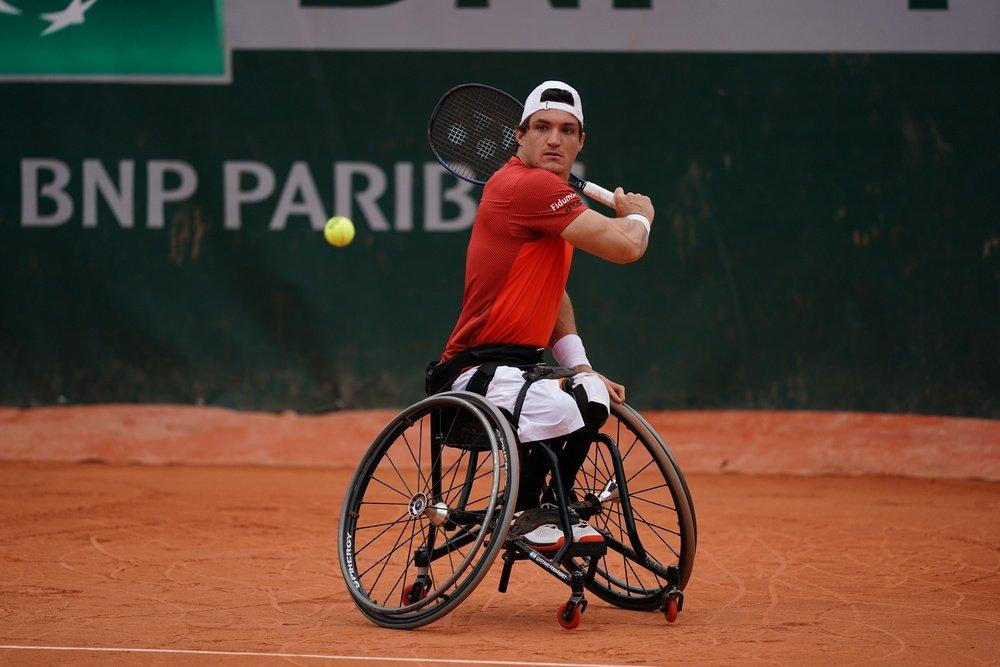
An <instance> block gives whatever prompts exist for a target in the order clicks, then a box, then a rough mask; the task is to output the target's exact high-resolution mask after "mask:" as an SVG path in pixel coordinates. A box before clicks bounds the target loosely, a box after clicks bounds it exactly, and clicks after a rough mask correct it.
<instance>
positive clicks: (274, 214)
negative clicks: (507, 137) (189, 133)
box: [21, 158, 584, 233]
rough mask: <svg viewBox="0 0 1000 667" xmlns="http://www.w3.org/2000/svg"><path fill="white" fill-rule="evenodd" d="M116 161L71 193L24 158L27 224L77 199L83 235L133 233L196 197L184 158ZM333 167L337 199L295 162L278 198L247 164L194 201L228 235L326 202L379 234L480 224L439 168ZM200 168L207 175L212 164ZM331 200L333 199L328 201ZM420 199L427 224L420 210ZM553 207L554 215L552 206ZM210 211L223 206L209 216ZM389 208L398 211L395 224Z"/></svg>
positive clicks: (58, 175)
mask: <svg viewBox="0 0 1000 667" xmlns="http://www.w3.org/2000/svg"><path fill="white" fill-rule="evenodd" d="M115 162H117V165H118V169H117V173H115V172H113V171H111V170H109V169H108V165H109V164H114V162H110V161H101V160H99V159H96V158H86V159H84V160H83V161H82V163H81V165H80V170H81V171H80V173H81V175H82V178H81V179H80V181H78V183H79V185H78V186H76V187H72V188H71V187H69V186H70V183H71V182H72V181H73V170H72V168H71V167H70V165H69V164H67V163H66V162H64V161H62V160H58V159H55V158H23V159H22V160H21V226H22V227H57V226H59V225H62V224H64V223H66V222H67V221H69V220H70V219H71V218H72V217H73V214H74V211H76V210H77V208H76V203H77V201H81V202H82V218H81V220H80V224H81V225H82V226H83V227H84V228H85V229H93V228H95V227H97V226H98V225H99V224H107V223H108V222H109V221H111V220H112V219H113V220H114V223H112V224H117V225H118V226H119V227H122V228H125V229H131V228H133V227H135V219H136V211H137V210H139V211H141V210H142V206H143V205H144V204H145V207H146V227H147V228H148V229H163V228H164V221H165V220H166V217H167V216H166V211H165V207H166V205H167V204H180V203H183V202H185V201H187V200H189V199H191V198H192V197H195V196H196V194H197V192H198V186H199V175H198V171H196V170H195V168H194V167H193V166H191V165H190V164H189V163H187V162H184V161H182V160H156V159H152V160H149V161H147V162H146V163H145V165H143V164H142V163H139V164H138V165H137V164H136V161H135V160H132V159H122V160H117V161H115ZM144 167H145V170H146V181H147V187H146V193H145V194H146V201H145V202H143V201H142V193H141V192H139V193H137V192H136V188H135V183H136V178H137V177H138V178H139V179H140V180H139V182H140V183H141V177H140V176H138V173H137V172H140V171H141V170H142V169H143V168H144ZM331 167H332V171H333V185H334V188H333V192H332V193H325V192H324V193H321V191H320V190H319V189H318V188H317V187H316V179H315V177H314V175H313V171H312V169H311V168H310V165H309V163H308V162H305V161H303V160H298V161H295V162H293V163H292V164H291V167H290V168H289V170H288V175H287V176H285V177H283V181H282V182H281V188H280V194H278V195H277V197H275V193H276V192H278V185H279V178H280V176H279V175H277V174H278V172H276V171H275V169H274V167H273V166H271V165H268V164H265V163H263V162H256V161H251V160H226V161H225V162H223V163H222V201H221V202H216V203H214V204H213V202H207V201H203V200H199V202H198V203H199V204H200V206H201V207H202V210H204V211H207V212H208V214H207V219H208V221H209V222H211V221H212V220H217V219H218V218H217V217H216V216H217V215H221V218H222V228H223V229H224V230H227V231H238V230H241V229H243V217H244V215H246V214H250V215H251V216H252V218H253V219H254V220H261V219H262V218H263V219H265V220H268V223H267V228H268V229H269V230H271V231H282V230H284V229H286V228H287V227H288V224H289V221H290V220H291V219H293V217H294V216H304V217H305V219H307V220H308V221H309V225H310V227H311V228H312V229H314V230H316V231H319V230H321V229H323V226H324V225H325V224H326V220H327V217H328V215H327V209H326V207H325V206H324V201H326V202H329V201H331V200H332V201H333V202H334V203H335V204H334V207H333V210H334V212H335V213H336V214H337V215H346V216H349V217H351V218H352V219H354V222H355V223H356V224H364V225H367V227H368V229H370V230H371V231H373V232H392V231H395V232H402V233H408V232H412V231H414V230H416V229H417V228H418V227H419V228H421V229H422V230H423V231H427V232H460V231H464V230H467V229H469V228H470V227H472V223H473V220H475V217H476V207H477V194H478V192H479V188H478V187H476V186H475V185H473V184H472V183H468V182H466V181H463V180H460V179H457V178H455V177H454V176H452V175H451V174H449V173H448V172H447V171H446V170H445V169H444V168H443V167H442V166H441V165H439V164H438V163H437V162H426V163H421V164H420V167H421V168H420V169H419V170H418V169H417V165H415V164H414V163H413V162H396V163H394V164H393V165H392V167H391V169H390V168H389V167H388V166H386V167H383V166H380V165H378V164H374V163H371V162H334V163H333V164H332V165H331ZM202 169H207V170H208V171H211V168H210V167H202ZM573 172H574V173H576V174H577V175H578V176H583V174H584V166H583V164H581V163H576V164H575V165H574V168H573ZM418 175H419V176H418ZM390 178H391V179H392V180H393V182H392V183H389V179H390ZM417 178H423V184H422V187H421V185H420V184H417V183H415V180H416V179H417ZM211 189H212V188H210V190H211ZM421 194H422V197H421ZM327 196H329V199H324V198H325V197H327ZM576 196H577V195H575V194H573V195H569V196H567V197H564V198H562V199H560V200H559V202H562V204H565V203H566V202H567V201H569V200H570V199H572V198H573V197H576ZM74 197H77V198H79V199H74ZM101 202H103V203H104V204H105V205H106V208H105V207H102V205H101ZM421 202H422V205H423V209H422V220H421V216H419V215H417V213H416V211H417V207H418V206H419V205H420V203H421ZM557 203H558V202H557ZM562 204H559V205H562ZM217 206H218V207H219V208H216V207H217ZM553 207H554V208H553V210H555V208H556V205H555V204H554V205H553ZM213 209H214V210H219V209H221V210H220V213H218V214H213V213H212V210H213ZM108 210H110V215H109V214H108ZM42 211H44V213H43V212H42ZM387 211H391V212H392V216H393V217H392V219H391V220H390V219H389V217H388V216H387V215H386V212H387ZM102 216H104V218H103V219H102ZM355 216H356V217H355Z"/></svg>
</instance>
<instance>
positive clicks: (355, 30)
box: [226, 0, 1000, 99]
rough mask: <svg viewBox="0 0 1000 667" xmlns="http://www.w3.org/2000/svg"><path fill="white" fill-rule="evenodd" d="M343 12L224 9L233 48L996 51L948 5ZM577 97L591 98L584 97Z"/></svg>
mask: <svg viewBox="0 0 1000 667" xmlns="http://www.w3.org/2000/svg"><path fill="white" fill-rule="evenodd" d="M337 4H338V3H337V2H330V3H329V5H330V6H327V7H317V6H311V7H303V6H301V0H268V1H267V2H262V1H261V0H226V36H227V38H228V40H229V46H230V47H231V48H232V49H245V50H254V49H302V50H327V49H331V50H343V51H365V50H371V51H384V50H390V51H579V50H581V48H585V49H586V50H587V51H590V52H630V53H636V52H650V53H664V52H692V51H694V52H764V53H769V52H809V53H830V52H834V53H837V52H850V53H856V52H861V53H878V52H890V53H895V52H915V53H942V52H945V53H947V52H955V53H959V52H964V53H996V52H998V51H1000V31H998V30H997V26H998V25H1000V2H998V0H952V1H951V2H950V3H948V5H947V9H945V10H943V11H914V10H912V9H910V6H909V5H910V3H908V2H907V0H650V2H648V3H645V4H644V5H643V6H639V7H637V6H636V4H635V2H630V3H624V2H616V0H586V1H584V0H579V1H578V2H574V3H567V2H566V1H565V0H563V1H562V2H560V3H558V6H556V3H553V2H551V1H549V2H546V1H545V0H519V1H518V0H514V1H512V0H493V1H492V2H487V3H483V4H482V5H478V6H477V7H475V8H472V7H469V6H464V7H463V6H461V3H459V2H458V0H395V1H393V2H380V3H378V4H375V5H371V6H368V7H359V6H350V5H352V4H355V3H353V2H350V1H349V0H344V2H343V3H341V4H342V6H336V5H337ZM626 5H628V6H626ZM345 26H346V28H345ZM581 35H585V36H586V37H585V42H581ZM571 83H572V81H571ZM511 92H514V91H511ZM527 92H528V91H527V90H523V91H521V94H526V93H527ZM581 93H583V94H584V99H586V92H585V91H581Z"/></svg>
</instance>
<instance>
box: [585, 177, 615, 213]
mask: <svg viewBox="0 0 1000 667" xmlns="http://www.w3.org/2000/svg"><path fill="white" fill-rule="evenodd" d="M583 194H585V195H587V196H588V197H590V198H591V199H596V200H597V201H599V202H601V203H602V204H604V205H606V206H608V207H610V208H612V209H614V207H615V195H614V193H613V192H611V191H609V190H605V189H604V188H602V187H601V186H600V185H597V184H596V183H591V182H590V181H586V182H585V183H584V184H583Z"/></svg>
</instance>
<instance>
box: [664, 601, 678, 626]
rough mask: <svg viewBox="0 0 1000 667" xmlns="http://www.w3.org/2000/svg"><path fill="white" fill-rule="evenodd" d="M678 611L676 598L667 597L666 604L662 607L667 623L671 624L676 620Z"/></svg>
mask: <svg viewBox="0 0 1000 667" xmlns="http://www.w3.org/2000/svg"><path fill="white" fill-rule="evenodd" d="M678 611H679V609H678V608H677V598H675V597H674V596H670V597H668V598H667V602H666V604H664V606H663V615H664V616H665V617H666V619H667V623H673V622H674V621H676V620H677V612H678Z"/></svg>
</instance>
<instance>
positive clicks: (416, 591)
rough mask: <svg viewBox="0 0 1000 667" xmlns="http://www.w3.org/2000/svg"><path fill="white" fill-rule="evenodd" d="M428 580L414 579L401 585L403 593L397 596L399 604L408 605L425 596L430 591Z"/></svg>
mask: <svg viewBox="0 0 1000 667" xmlns="http://www.w3.org/2000/svg"><path fill="white" fill-rule="evenodd" d="M430 587H431V586H430V582H423V581H419V580H418V581H415V582H413V583H412V584H407V585H405V586H403V594H402V595H400V596H399V601H400V603H401V604H403V605H404V606H405V605H408V604H413V603H414V602H419V601H420V600H423V599H424V598H425V597H427V593H428V592H429V591H430Z"/></svg>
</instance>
